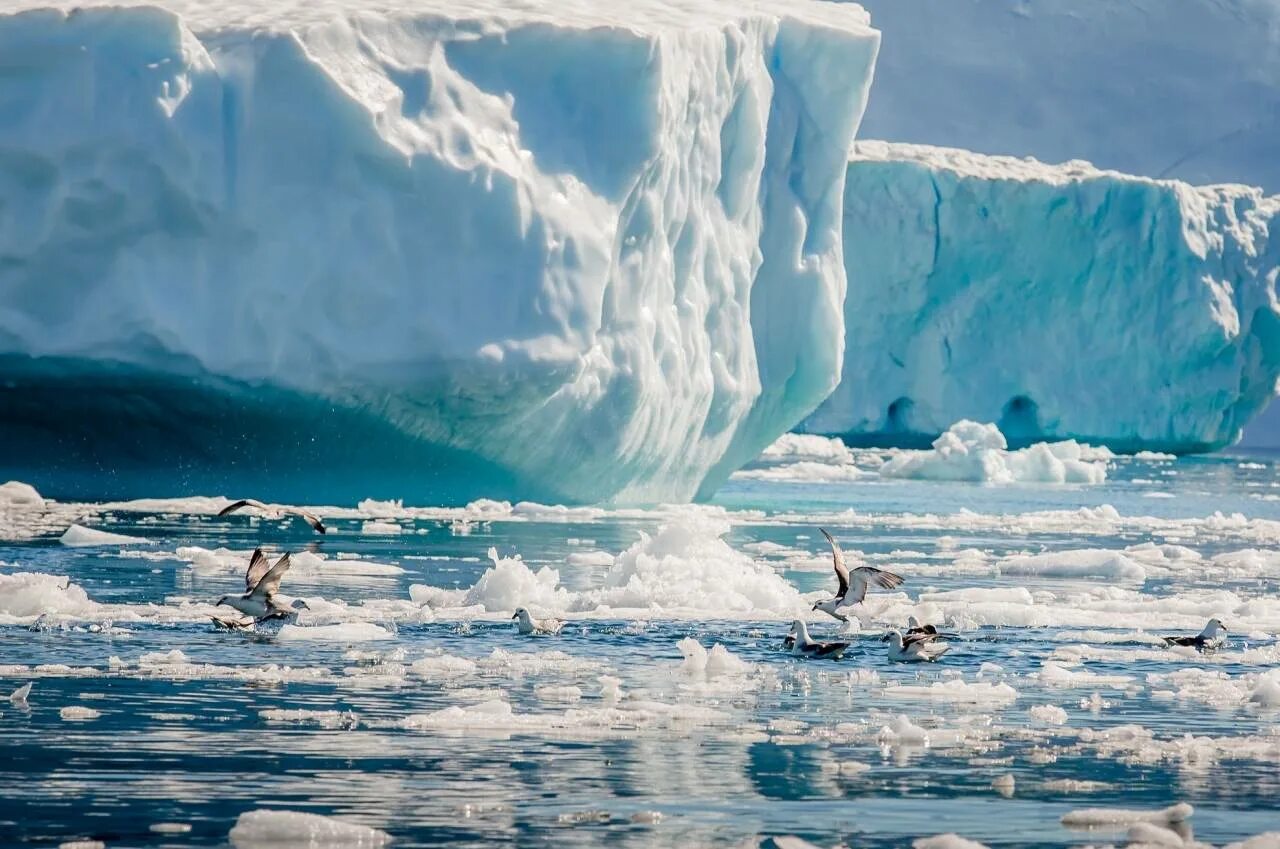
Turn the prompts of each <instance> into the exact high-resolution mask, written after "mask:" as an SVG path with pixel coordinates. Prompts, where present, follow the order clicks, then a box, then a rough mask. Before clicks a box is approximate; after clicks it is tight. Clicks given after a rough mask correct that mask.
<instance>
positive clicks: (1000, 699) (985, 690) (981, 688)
mask: <svg viewBox="0 0 1280 849" xmlns="http://www.w3.org/2000/svg"><path fill="white" fill-rule="evenodd" d="M884 694H885V695H886V696H888V697H890V698H898V699H932V700H935V701H943V702H953V703H956V704H965V703H972V704H981V705H1002V704H1011V703H1012V702H1014V701H1016V700H1017V698H1018V691H1017V690H1015V689H1013V688H1012V687H1010V686H1009V685H1008V684H991V683H988V682H985V681H978V682H974V683H970V682H967V681H962V680H961V679H959V678H956V679H953V680H951V681H934V682H933V683H932V684H929V685H918V684H894V685H891V686H888V687H885V688H884Z"/></svg>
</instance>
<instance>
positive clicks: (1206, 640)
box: [1161, 616, 1227, 651]
mask: <svg viewBox="0 0 1280 849" xmlns="http://www.w3.org/2000/svg"><path fill="white" fill-rule="evenodd" d="M1161 639H1162V640H1164V644H1165V645H1166V646H1192V647H1193V648H1195V649H1196V651H1212V650H1214V649H1216V648H1219V647H1220V646H1221V645H1222V644H1223V643H1225V642H1226V641H1227V626H1226V625H1223V624H1222V620H1221V619H1219V618H1217V617H1216V616H1215V617H1214V618H1213V619H1210V620H1209V624H1207V625H1205V626H1204V630H1203V631H1201V632H1200V633H1199V634H1196V635H1195V636H1194V637H1161Z"/></svg>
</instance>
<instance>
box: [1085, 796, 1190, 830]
mask: <svg viewBox="0 0 1280 849" xmlns="http://www.w3.org/2000/svg"><path fill="white" fill-rule="evenodd" d="M1193 813H1195V808H1193V807H1191V806H1190V805H1188V804H1187V803H1186V802H1179V803H1178V804H1176V805H1170V806H1169V807H1167V808H1161V809H1159V810H1156V811H1139V810H1132V809H1127V808H1081V809H1079V810H1075V811H1069V812H1067V813H1065V814H1063V815H1062V820H1061V822H1062V824H1063V825H1065V826H1070V827H1073V828H1092V827H1094V826H1103V825H1128V824H1129V823H1137V822H1154V823H1161V822H1183V821H1185V820H1188V819H1191V815H1192V814H1193Z"/></svg>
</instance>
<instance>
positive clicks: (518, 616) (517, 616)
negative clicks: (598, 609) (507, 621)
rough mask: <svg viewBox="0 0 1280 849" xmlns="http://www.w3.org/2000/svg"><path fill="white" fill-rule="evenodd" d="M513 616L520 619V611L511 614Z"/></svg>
mask: <svg viewBox="0 0 1280 849" xmlns="http://www.w3.org/2000/svg"><path fill="white" fill-rule="evenodd" d="M511 618H512V619H519V618H520V614H519V613H513V614H511Z"/></svg>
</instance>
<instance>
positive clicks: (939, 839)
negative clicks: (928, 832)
mask: <svg viewBox="0 0 1280 849" xmlns="http://www.w3.org/2000/svg"><path fill="white" fill-rule="evenodd" d="M911 847H912V849H987V845H986V844H985V843H979V842H977V841H976V840H967V839H965V838H963V837H961V836H960V835H958V834H956V833H954V832H948V833H947V834H935V835H934V836H933V837H922V838H920V839H919V840H915V841H913V842H912V843H911Z"/></svg>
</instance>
